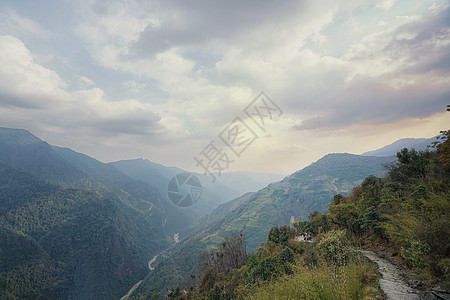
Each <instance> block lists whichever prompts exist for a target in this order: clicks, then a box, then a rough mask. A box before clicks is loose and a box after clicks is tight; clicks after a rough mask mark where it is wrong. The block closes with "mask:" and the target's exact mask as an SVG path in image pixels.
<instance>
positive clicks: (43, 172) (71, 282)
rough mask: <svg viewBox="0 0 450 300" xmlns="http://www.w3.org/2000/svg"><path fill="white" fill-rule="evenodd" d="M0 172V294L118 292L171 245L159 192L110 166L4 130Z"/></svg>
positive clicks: (93, 295)
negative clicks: (157, 254) (149, 261)
mask: <svg viewBox="0 0 450 300" xmlns="http://www.w3.org/2000/svg"><path fill="white" fill-rule="evenodd" d="M55 150H56V151H55ZM60 154H61V155H60ZM0 174H1V175H0V230H1V235H0V239H1V240H2V242H1V243H0V245H1V246H0V248H1V249H0V261H1V264H2V268H0V287H1V289H0V293H1V295H2V297H3V298H6V299H9V298H11V299H16V298H17V299H22V298H38V297H43V298H73V299H111V298H116V297H119V296H122V295H123V294H125V293H126V292H127V290H128V289H129V288H130V287H131V286H132V285H133V284H134V283H135V282H136V281H138V280H140V279H142V278H143V277H144V276H145V274H146V273H147V270H148V266H147V262H148V260H149V259H150V258H151V257H152V256H153V255H154V254H155V253H157V252H159V251H161V250H162V249H164V248H167V247H168V246H169V245H170V238H171V237H170V236H168V235H167V234H166V232H165V228H164V223H165V221H166V220H165V214H164V208H163V207H162V205H161V199H160V198H159V194H158V192H157V191H156V190H155V189H154V188H152V187H150V186H149V185H148V184H144V183H142V182H139V181H135V180H133V179H131V178H129V177H127V176H125V175H123V174H122V173H120V172H119V171H117V170H116V169H115V168H114V167H112V166H108V165H104V164H102V163H100V162H98V161H96V160H94V159H92V158H90V157H87V156H85V155H82V154H79V153H76V152H73V151H71V150H70V149H60V148H55V147H52V146H50V145H48V144H47V143H45V142H43V141H41V140H40V139H38V138H37V137H35V136H33V135H32V134H31V133H29V132H27V131H25V130H13V129H6V128H2V129H1V131H0ZM19 249H20V251H18V250H19Z"/></svg>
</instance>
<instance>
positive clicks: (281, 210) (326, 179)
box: [136, 154, 394, 293]
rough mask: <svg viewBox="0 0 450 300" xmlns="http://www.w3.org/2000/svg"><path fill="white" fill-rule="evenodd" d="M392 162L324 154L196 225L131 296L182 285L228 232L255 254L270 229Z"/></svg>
mask: <svg viewBox="0 0 450 300" xmlns="http://www.w3.org/2000/svg"><path fill="white" fill-rule="evenodd" d="M393 160H394V157H363V156H359V155H352V154H329V155H326V156H325V157H323V158H322V159H320V160H318V161H317V162H315V163H313V164H311V165H310V166H308V167H306V168H304V169H302V170H300V171H298V172H296V173H294V174H292V175H290V176H288V177H286V178H285V179H283V180H282V181H280V182H277V183H272V184H270V185H268V186H267V187H266V188H264V189H262V190H260V191H258V192H256V193H250V194H247V195H244V196H242V197H239V198H237V199H235V200H233V201H231V202H229V203H227V204H225V205H223V206H221V207H219V208H218V209H217V210H216V211H214V212H213V213H211V214H210V216H209V217H208V218H207V219H203V220H202V221H200V222H199V223H198V224H197V226H196V227H195V228H194V229H193V232H194V233H193V234H191V235H190V236H188V237H186V239H185V240H183V241H181V243H180V244H179V245H176V247H175V248H174V249H173V250H172V251H170V252H168V253H166V255H167V256H168V257H166V258H162V259H160V260H159V264H158V265H157V266H156V269H155V270H154V271H152V272H150V274H149V275H148V276H147V277H146V279H145V280H144V281H143V283H142V284H141V285H140V286H139V288H138V289H137V291H136V293H139V292H142V293H145V292H148V291H153V290H159V291H163V290H165V289H166V288H167V287H171V286H176V285H179V284H181V283H182V282H183V281H185V280H186V278H188V277H189V275H190V272H192V269H193V268H194V266H195V262H196V260H197V258H198V257H199V256H200V254H201V252H202V251H203V250H204V249H210V248H211V247H213V246H215V245H217V244H218V243H220V241H221V240H222V239H224V238H226V237H227V236H228V235H229V234H230V233H231V232H238V233H243V234H245V236H246V244H247V248H248V249H249V250H250V251H253V250H255V249H256V248H257V247H258V246H259V245H261V244H262V243H264V241H265V240H266V237H267V232H268V231H269V230H270V228H271V227H272V226H279V225H284V224H286V225H289V224H290V222H291V221H294V220H296V221H299V220H306V219H307V217H308V215H309V213H310V212H312V211H314V210H319V211H322V212H323V211H326V210H327V208H328V203H329V200H330V199H331V198H332V197H333V195H334V194H336V193H344V194H345V193H350V192H351V191H352V188H353V187H354V186H355V185H358V184H360V183H361V182H362V181H363V180H364V178H365V177H366V176H368V175H370V174H375V175H378V176H381V175H382V174H383V172H384V169H383V165H384V164H386V163H390V162H392V161H393Z"/></svg>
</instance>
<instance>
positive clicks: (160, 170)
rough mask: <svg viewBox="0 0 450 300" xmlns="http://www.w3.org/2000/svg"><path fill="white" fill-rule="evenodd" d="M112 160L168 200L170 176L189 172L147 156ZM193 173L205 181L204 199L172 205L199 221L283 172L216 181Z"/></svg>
mask: <svg viewBox="0 0 450 300" xmlns="http://www.w3.org/2000/svg"><path fill="white" fill-rule="evenodd" d="M110 164H111V165H112V166H114V167H115V168H117V169H118V170H120V171H121V172H122V173H123V174H126V175H127V176H129V177H131V178H133V179H136V180H141V181H144V182H147V183H149V184H151V185H152V186H154V187H156V188H157V189H158V191H159V193H160V195H161V196H162V197H163V198H164V199H165V200H166V202H167V203H171V202H170V200H169V198H168V196H167V185H168V183H169V181H170V179H172V177H174V176H175V175H177V174H180V173H187V171H185V170H182V169H179V168H176V167H166V166H163V165H161V164H158V163H154V162H151V161H149V160H146V159H133V160H121V161H118V162H113V163H110ZM191 174H194V175H195V176H196V177H197V178H198V179H199V180H200V182H201V185H202V196H201V198H200V200H199V201H198V202H197V203H196V204H195V205H193V206H190V207H182V208H180V207H177V206H174V205H171V208H170V209H171V210H173V211H176V212H177V215H178V214H183V215H186V216H187V218H189V220H190V222H194V221H198V220H199V219H200V218H201V217H203V216H205V215H207V214H208V213H210V212H211V211H213V210H214V209H215V208H217V207H218V206H219V205H220V204H223V203H225V202H227V201H230V200H231V199H234V198H236V197H238V196H240V195H242V194H245V193H246V192H249V191H257V190H259V189H261V188H263V187H264V186H266V185H267V184H268V183H270V182H273V181H278V180H280V179H281V178H282V175H277V174H258V173H245V172H230V173H224V174H222V175H221V176H220V177H219V176H217V181H215V182H212V180H211V178H210V177H209V176H208V175H204V174H198V173H191ZM186 224H187V223H185V225H186ZM190 224H192V223H189V225H190ZM185 228H187V226H185ZM174 233H175V232H174Z"/></svg>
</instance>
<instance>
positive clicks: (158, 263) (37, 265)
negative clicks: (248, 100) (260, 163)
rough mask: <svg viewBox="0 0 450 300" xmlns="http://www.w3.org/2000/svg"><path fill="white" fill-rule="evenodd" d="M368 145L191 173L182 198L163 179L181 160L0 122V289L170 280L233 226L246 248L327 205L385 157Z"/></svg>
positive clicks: (113, 294)
mask: <svg viewBox="0 0 450 300" xmlns="http://www.w3.org/2000/svg"><path fill="white" fill-rule="evenodd" d="M406 142H408V141H406ZM410 142H416V141H415V140H414V141H410ZM421 142H423V141H421ZM394 144H395V143H394ZM394 144H393V145H394ZM416 144H417V143H416ZM401 145H405V144H404V142H402V144H401ZM398 146H400V144H399V143H397V144H396V145H395V147H398ZM395 147H394V146H391V147H388V148H386V149H384V150H383V149H379V151H378V152H376V151H375V153H374V154H375V155H376V156H383V154H385V153H388V152H386V151H387V150H389V151H391V152H392V151H393V149H394V148H395ZM367 155H368V153H365V154H364V155H353V154H342V153H340V154H338V153H336V154H329V155H326V156H325V157H323V158H322V159H320V160H318V161H317V162H315V163H313V164H311V165H310V166H308V167H306V168H304V169H302V170H299V171H297V172H295V173H293V174H291V175H289V176H287V177H285V178H284V179H282V176H281V175H277V174H255V173H243V172H241V173H237V172H236V173H227V174H223V175H222V176H221V177H220V179H219V180H218V181H217V182H215V183H212V182H211V180H210V179H209V177H208V176H206V175H202V174H195V175H196V176H197V177H198V178H199V180H200V182H201V184H202V187H203V190H202V192H203V195H202V198H201V200H200V201H199V202H198V203H197V204H196V205H193V206H192V207H188V208H180V207H177V206H175V205H173V204H172V203H171V202H170V201H169V200H168V197H167V183H168V181H169V180H170V179H171V178H172V177H173V176H175V175H176V174H179V173H183V172H186V171H184V170H182V169H179V168H176V167H166V166H163V165H160V164H157V163H154V162H151V161H149V160H145V159H135V160H125V161H118V162H114V163H102V162H100V161H98V160H96V159H94V158H91V157H89V156H87V155H85V154H82V153H78V152H75V151H73V150H71V149H68V148H62V147H56V146H52V145H49V144H48V143H46V142H45V141H42V140H41V139H39V138H38V137H36V136H34V135H33V134H31V133H30V132H28V131H26V130H21V129H10V128H0V298H2V299H3V298H4V299H21V298H62V299H115V298H120V297H121V296H123V295H124V294H125V293H126V292H127V291H128V290H129V289H130V288H131V287H132V286H133V285H134V284H135V283H136V282H139V281H140V280H142V279H143V281H142V284H141V285H140V286H139V287H138V288H137V290H136V293H139V292H149V291H154V290H164V289H165V288H167V287H173V286H177V285H179V284H180V283H182V282H183V280H186V277H187V276H189V274H190V273H191V272H192V271H193V270H194V269H195V265H196V262H197V259H198V256H199V255H200V254H201V253H202V252H203V251H204V250H205V249H208V248H211V247H213V246H214V245H216V244H217V243H218V242H220V241H221V240H222V239H223V238H224V237H225V236H227V235H229V234H230V233H231V232H241V233H243V234H245V236H246V241H247V247H248V249H249V250H254V249H255V248H256V247H257V246H259V245H260V244H261V243H262V242H264V241H265V239H266V235H267V232H268V231H269V229H270V228H271V227H272V226H275V225H283V224H289V223H291V222H292V221H294V220H305V219H307V217H308V215H309V214H310V213H311V212H312V211H314V210H318V211H325V210H326V209H327V205H328V203H329V201H330V198H331V197H332V196H333V195H334V194H336V193H343V194H346V193H349V192H350V191H351V190H352V188H353V187H354V186H356V185H358V184H360V183H361V181H362V180H363V179H364V178H365V177H366V176H368V175H371V174H374V175H377V176H380V175H382V174H383V172H384V169H383V165H385V164H387V163H390V162H392V161H393V160H394V157H393V156H385V157H376V156H367ZM280 179H282V180H281V181H279V180H280ZM231 199H233V200H231ZM230 200H231V201H230ZM149 261H151V262H152V266H151V267H152V269H153V270H149ZM144 277H145V278H144Z"/></svg>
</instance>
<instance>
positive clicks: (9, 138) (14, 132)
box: [0, 127, 43, 145]
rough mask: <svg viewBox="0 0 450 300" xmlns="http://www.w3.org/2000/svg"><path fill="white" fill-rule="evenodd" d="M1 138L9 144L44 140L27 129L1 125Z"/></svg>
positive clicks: (26, 143)
mask: <svg viewBox="0 0 450 300" xmlns="http://www.w3.org/2000/svg"><path fill="white" fill-rule="evenodd" d="M0 140H1V141H2V142H3V143H5V144H8V145H13V144H15V145H28V144H37V143H42V142H43V141H42V140H41V139H39V138H38V137H36V136H35V135H33V134H32V133H31V132H29V131H28V130H25V129H13V128H6V127H0Z"/></svg>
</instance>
